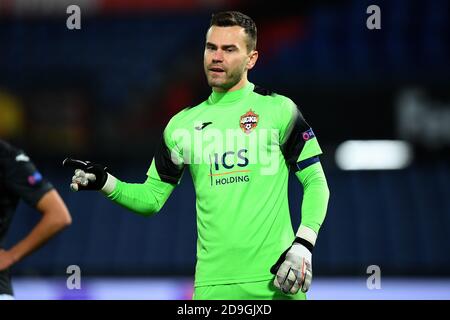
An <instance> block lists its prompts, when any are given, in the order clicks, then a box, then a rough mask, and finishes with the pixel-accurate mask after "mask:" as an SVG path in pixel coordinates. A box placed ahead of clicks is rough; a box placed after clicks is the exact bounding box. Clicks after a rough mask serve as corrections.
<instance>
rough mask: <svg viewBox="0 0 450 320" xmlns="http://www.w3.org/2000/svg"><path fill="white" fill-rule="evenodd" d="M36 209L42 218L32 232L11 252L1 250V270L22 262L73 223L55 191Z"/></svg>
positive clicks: (42, 200)
mask: <svg viewBox="0 0 450 320" xmlns="http://www.w3.org/2000/svg"><path fill="white" fill-rule="evenodd" d="M36 209H37V210H38V211H39V212H40V213H41V214H42V217H41V219H40V220H39V222H38V223H37V224H36V226H35V227H34V228H33V229H32V230H31V232H30V233H29V234H28V235H27V236H26V237H25V238H23V239H22V240H20V241H19V242H18V243H17V244H15V245H14V246H12V247H11V248H10V249H9V250H3V249H0V270H4V269H6V268H9V267H10V266H12V265H13V264H15V263H16V262H18V261H20V260H22V259H23V258H24V257H26V256H27V255H29V254H30V253H32V252H33V251H35V250H36V249H38V248H40V247H41V246H42V245H44V244H45V243H46V242H47V241H48V240H49V239H50V238H51V237H53V236H54V235H55V234H57V233H58V232H60V231H61V230H63V229H64V228H65V227H67V226H68V225H70V224H71V222H72V218H71V216H70V213H69V211H68V210H67V207H66V205H65V204H64V202H63V200H62V199H61V197H60V196H59V194H58V192H57V191H56V190H55V189H52V190H50V191H48V192H47V193H46V194H44V196H42V198H41V199H40V200H39V201H38V203H37V205H36Z"/></svg>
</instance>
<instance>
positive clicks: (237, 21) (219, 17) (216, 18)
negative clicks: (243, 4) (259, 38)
mask: <svg viewBox="0 0 450 320" xmlns="http://www.w3.org/2000/svg"><path fill="white" fill-rule="evenodd" d="M209 26H210V27H212V26H217V27H232V26H239V27H242V28H244V30H245V33H246V34H247V51H248V52H250V51H251V50H255V49H256V24H255V22H254V21H253V20H252V18H250V17H249V16H247V15H245V14H243V13H241V12H239V11H223V12H218V13H215V14H213V15H212V17H211V23H210V25H209Z"/></svg>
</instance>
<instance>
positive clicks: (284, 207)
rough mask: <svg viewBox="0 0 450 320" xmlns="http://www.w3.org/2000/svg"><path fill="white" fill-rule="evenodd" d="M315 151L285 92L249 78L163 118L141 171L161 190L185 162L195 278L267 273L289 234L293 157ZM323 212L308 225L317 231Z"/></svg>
mask: <svg viewBox="0 0 450 320" xmlns="http://www.w3.org/2000/svg"><path fill="white" fill-rule="evenodd" d="M321 152H322V151H321V149H320V147H319V144H318V142H317V138H316V137H315V135H314V132H313V131H312V129H311V128H310V127H309V125H308V124H307V123H306V121H305V119H304V118H303V116H302V114H301V113H300V111H299V110H298V108H297V106H296V105H295V104H294V103H293V102H292V101H291V100H290V99H289V98H287V97H285V96H282V95H279V94H274V93H271V92H268V91H267V90H263V89H260V88H258V87H255V85H254V84H252V83H250V82H247V84H246V85H245V86H244V87H243V88H241V89H239V90H236V91H232V92H227V93H219V92H215V91H213V92H212V94H211V95H210V96H209V98H208V99H207V100H206V101H204V102H202V103H201V104H199V105H197V106H195V107H189V108H186V109H184V110H182V111H181V112H179V113H178V114H176V115H175V116H174V117H173V118H172V119H171V120H170V122H169V123H168V125H167V127H166V128H165V131H164V134H163V139H162V141H161V145H160V147H159V148H158V150H157V152H156V154H155V157H154V159H153V161H152V164H151V166H150V169H149V170H148V173H147V175H148V180H150V181H153V182H158V183H160V182H162V183H164V184H165V185H167V188H166V189H165V190H167V191H158V192H166V193H170V192H171V190H172V189H173V188H171V187H168V186H169V185H170V186H175V185H176V184H178V183H179V181H180V178H181V176H182V174H183V171H184V169H186V168H188V169H189V171H190V173H191V176H192V180H193V182H194V187H195V193H196V209H197V230H198V239H197V265H196V275H195V285H196V286H204V285H216V284H229V283H239V282H251V281H258V280H266V279H271V278H272V277H273V276H272V275H271V274H270V271H269V270H270V267H271V266H272V265H273V264H274V263H275V262H276V261H277V259H278V258H279V256H280V254H281V253H282V252H283V251H284V250H285V249H286V248H287V247H289V246H290V245H291V243H292V241H293V239H294V237H295V235H294V232H293V229H292V224H291V220H290V213H289V204H288V175H289V170H290V169H293V170H294V171H298V170H299V168H298V163H302V162H304V161H308V159H311V158H313V157H315V156H317V155H319V154H321ZM167 196H168V195H167ZM163 198H165V199H166V197H163ZM163 201H165V200H163ZM312 220H314V219H312ZM317 220H318V221H317ZM322 220H323V216H322V217H319V218H318V219H316V222H315V223H310V225H309V227H310V228H311V229H313V230H314V231H315V232H318V229H319V227H320V223H321V222H322ZM303 223H304V220H303V219H302V224H303Z"/></svg>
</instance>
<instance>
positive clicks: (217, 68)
mask: <svg viewBox="0 0 450 320" xmlns="http://www.w3.org/2000/svg"><path fill="white" fill-rule="evenodd" d="M209 71H212V72H225V70H224V69H223V68H220V67H211V68H209Z"/></svg>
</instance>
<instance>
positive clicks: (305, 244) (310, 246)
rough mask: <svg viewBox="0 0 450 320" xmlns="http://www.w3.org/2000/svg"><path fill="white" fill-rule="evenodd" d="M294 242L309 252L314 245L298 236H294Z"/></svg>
mask: <svg viewBox="0 0 450 320" xmlns="http://www.w3.org/2000/svg"><path fill="white" fill-rule="evenodd" d="M294 243H298V244H301V245H302V246H304V247H305V248H306V249H308V250H309V252H311V253H312V251H313V248H314V246H313V245H312V243H311V242H309V241H307V240H305V239H302V238H299V237H295V240H294Z"/></svg>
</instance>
